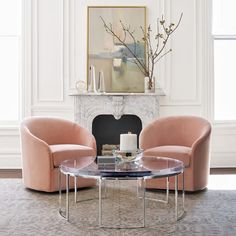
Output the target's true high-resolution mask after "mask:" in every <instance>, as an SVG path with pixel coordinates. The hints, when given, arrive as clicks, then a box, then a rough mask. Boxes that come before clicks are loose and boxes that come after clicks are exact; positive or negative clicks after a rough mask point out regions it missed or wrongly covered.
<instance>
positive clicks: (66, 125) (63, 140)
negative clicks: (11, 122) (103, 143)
mask: <svg viewBox="0 0 236 236" xmlns="http://www.w3.org/2000/svg"><path fill="white" fill-rule="evenodd" d="M20 134H21V151H22V173H23V182H24V184H25V186H26V187H27V188H31V189H35V190H40V191H45V192H54V191H57V190H58V166H59V165H60V163H61V162H62V161H63V160H66V159H70V158H76V157H81V158H83V157H87V156H93V157H94V158H95V156H96V141H95V138H94V136H93V135H92V134H91V133H90V132H89V131H88V130H87V129H85V128H83V127H81V126H79V125H78V124H76V123H74V122H71V121H67V120H63V119H59V118H48V117H30V118H27V119H25V120H23V121H22V122H21V127H20ZM86 160H87V161H88V162H89V161H91V158H87V159H86V158H83V161H84V162H85V161H86ZM71 180H72V181H70V187H71V188H73V187H74V183H73V178H71ZM95 184H96V181H95V180H93V179H84V178H79V179H78V187H88V186H94V185H95ZM62 189H65V178H62Z"/></svg>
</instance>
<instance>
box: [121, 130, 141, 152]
mask: <svg viewBox="0 0 236 236" xmlns="http://www.w3.org/2000/svg"><path fill="white" fill-rule="evenodd" d="M120 150H121V151H136V150H137V134H132V133H131V132H128V134H121V135H120Z"/></svg>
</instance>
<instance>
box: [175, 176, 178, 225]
mask: <svg viewBox="0 0 236 236" xmlns="http://www.w3.org/2000/svg"><path fill="white" fill-rule="evenodd" d="M175 219H176V221H177V220H178V175H176V176H175Z"/></svg>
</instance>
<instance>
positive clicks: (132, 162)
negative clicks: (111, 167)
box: [113, 149, 143, 170]
mask: <svg viewBox="0 0 236 236" xmlns="http://www.w3.org/2000/svg"><path fill="white" fill-rule="evenodd" d="M142 154H143V150H142V149H137V150H133V151H123V150H119V149H116V150H113V156H114V157H115V158H116V168H117V169H122V170H133V169H137V168H139V166H140V164H139V160H140V159H141V158H142V156H143V155H142Z"/></svg>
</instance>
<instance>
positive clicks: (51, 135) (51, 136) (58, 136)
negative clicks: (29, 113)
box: [21, 117, 96, 149]
mask: <svg viewBox="0 0 236 236" xmlns="http://www.w3.org/2000/svg"><path fill="white" fill-rule="evenodd" d="M21 128H22V129H25V130H26V131H27V130H28V131H29V132H30V133H31V134H32V135H34V136H35V137H37V138H38V139H41V140H43V141H44V142H45V143H47V144H48V145H52V144H82V145H86V146H90V147H92V148H95V149H96V147H95V145H94V142H92V143H84V142H85V141H86V137H87V136H91V135H90V133H89V131H88V130H87V129H85V128H83V127H81V126H79V125H78V124H76V123H74V122H71V121H67V120H63V119H59V118H46V117H33V118H32V117H31V118H30V119H26V120H24V121H23V122H22V125H21ZM94 141H95V140H94Z"/></svg>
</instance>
